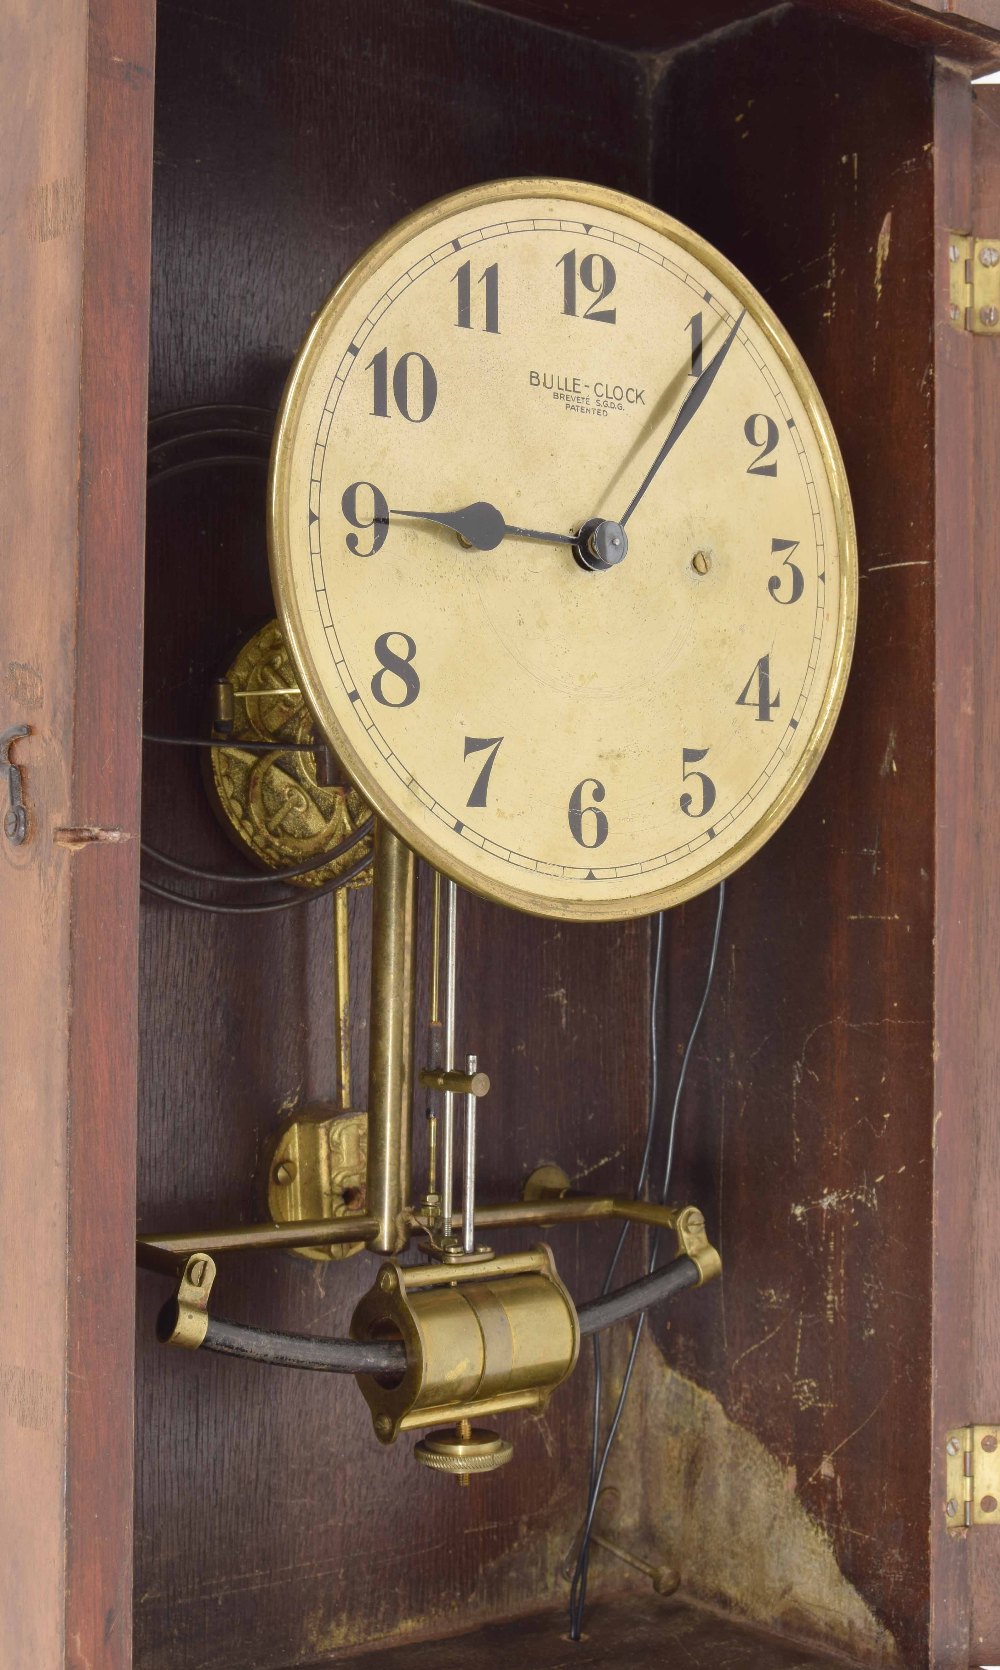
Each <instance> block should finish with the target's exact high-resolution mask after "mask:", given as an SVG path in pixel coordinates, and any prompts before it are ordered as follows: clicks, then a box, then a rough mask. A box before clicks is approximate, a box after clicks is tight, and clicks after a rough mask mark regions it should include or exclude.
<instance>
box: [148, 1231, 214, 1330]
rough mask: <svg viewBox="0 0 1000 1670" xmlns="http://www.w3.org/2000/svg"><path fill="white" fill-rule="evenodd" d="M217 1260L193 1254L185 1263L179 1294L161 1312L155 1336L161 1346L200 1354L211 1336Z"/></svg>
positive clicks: (168, 1301)
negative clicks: (213, 1290) (206, 1336)
mask: <svg viewBox="0 0 1000 1670" xmlns="http://www.w3.org/2000/svg"><path fill="white" fill-rule="evenodd" d="M215 1276H216V1266H215V1260H214V1258H210V1257H209V1255H208V1253H204V1252H196V1253H192V1254H191V1256H190V1258H188V1259H186V1260H185V1261H184V1264H183V1266H182V1268H181V1272H180V1276H179V1277H178V1281H177V1293H176V1295H175V1296H174V1298H173V1299H168V1300H167V1303H166V1304H165V1305H164V1306H163V1309H162V1310H161V1311H160V1314H159V1317H158V1318H157V1323H156V1335H157V1338H158V1339H159V1341H160V1343H161V1344H162V1345H179V1346H181V1347H182V1348H183V1349H184V1350H186V1351H197V1350H198V1347H199V1346H200V1345H203V1344H204V1342H205V1335H206V1334H207V1333H208V1301H209V1297H210V1295H211V1292H212V1284H213V1282H214V1281H215Z"/></svg>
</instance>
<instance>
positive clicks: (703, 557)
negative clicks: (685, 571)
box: [691, 551, 712, 574]
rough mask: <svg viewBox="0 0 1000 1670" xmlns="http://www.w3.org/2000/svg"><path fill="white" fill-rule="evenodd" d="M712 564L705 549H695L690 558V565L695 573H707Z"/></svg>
mask: <svg viewBox="0 0 1000 1670" xmlns="http://www.w3.org/2000/svg"><path fill="white" fill-rule="evenodd" d="M711 566H712V559H711V557H710V556H709V554H708V552H707V551H696V552H695V554H694V556H693V557H692V558H691V567H692V568H693V569H694V571H695V573H696V574H707V573H708V571H709V569H710V568H711Z"/></svg>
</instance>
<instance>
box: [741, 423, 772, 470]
mask: <svg viewBox="0 0 1000 1670" xmlns="http://www.w3.org/2000/svg"><path fill="white" fill-rule="evenodd" d="M759 423H762V424H763V425H764V438H763V440H762V439H761V437H760V435H758V433H757V425H758V424H759ZM743 433H744V435H745V436H746V438H747V440H748V441H749V442H750V445H751V446H754V447H757V446H759V447H762V448H763V451H762V452H759V453H758V454H757V457H756V458H755V459H754V461H753V463H752V464H748V465H747V475H777V473H778V461H777V459H775V461H774V463H773V464H765V463H764V459H765V458H770V456H771V454H772V452H773V451H774V449H775V447H776V446H777V444H778V425H777V424H776V423H775V421H774V419H773V417H768V415H767V413H766V412H754V414H753V416H752V417H748V418H747V420H746V423H745V424H744V425H743Z"/></svg>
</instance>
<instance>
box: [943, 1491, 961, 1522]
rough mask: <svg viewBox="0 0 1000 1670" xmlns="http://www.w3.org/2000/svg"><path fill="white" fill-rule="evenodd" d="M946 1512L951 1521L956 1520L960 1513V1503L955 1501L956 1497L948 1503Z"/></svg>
mask: <svg viewBox="0 0 1000 1670" xmlns="http://www.w3.org/2000/svg"><path fill="white" fill-rule="evenodd" d="M944 1511H945V1513H946V1514H947V1515H948V1518H949V1519H954V1517H955V1515H956V1514H957V1512H958V1503H957V1502H956V1501H955V1498H954V1496H953V1497H952V1499H951V1501H950V1502H949V1503H948V1506H947V1507H946V1508H945V1510H944Z"/></svg>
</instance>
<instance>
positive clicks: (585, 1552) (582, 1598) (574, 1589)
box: [569, 881, 726, 1641]
mask: <svg viewBox="0 0 1000 1670" xmlns="http://www.w3.org/2000/svg"><path fill="white" fill-rule="evenodd" d="M725 900H726V884H725V881H720V883H719V903H718V907H717V909H716V913H715V932H714V934H713V936H712V949H711V953H710V955H709V959H708V970H707V973H706V976H705V986H704V989H703V991H702V996H701V1002H700V1004H699V1005H698V1012H697V1014H696V1015H695V1018H694V1024H693V1025H692V1027H691V1031H690V1033H689V1034H688V1041H687V1045H686V1047H685V1050H684V1055H683V1058H682V1060H681V1068H680V1072H679V1073H678V1075H677V1087H676V1090H675V1091H674V1101H673V1107H672V1109H671V1113H670V1128H669V1133H668V1138H667V1155H666V1159H665V1161H664V1167H663V1177H662V1180H661V1183H660V1192H659V1202H660V1205H661V1206H662V1205H665V1204H666V1199H667V1195H668V1193H669V1190H670V1177H671V1173H672V1170H673V1161H674V1147H675V1141H676V1135H677V1123H678V1116H679V1113H680V1105H681V1095H682V1093H683V1090H684V1082H685V1079H686V1078H687V1070H688V1064H689V1062H690V1060H691V1053H692V1051H693V1049H694V1044H695V1039H696V1038H697V1036H698V1031H699V1029H700V1027H701V1023H702V1018H703V1016H704V1013H705V1010H706V1008H707V1006H708V999H709V995H710V993H711V990H712V982H713V979H714V976H715V966H716V962H717V961H718V955H719V940H720V938H721V935H722V914H723V907H724V905H725ZM662 953H663V915H662V913H661V915H660V919H659V931H658V933H657V939H656V958H655V962H654V966H653V990H652V995H651V999H650V1094H649V1119H648V1122H647V1126H646V1146H645V1148H644V1150H643V1156H642V1165H641V1167H640V1172H639V1176H640V1179H641V1183H640V1188H641V1187H642V1186H644V1184H645V1181H646V1176H647V1175H648V1171H649V1161H650V1155H651V1152H652V1145H653V1136H654V1134H655V1128H656V1103H657V1093H658V1089H659V1049H658V1039H657V1024H656V1022H657V1014H656V1010H657V998H658V995H659V984H660V965H661V960H662ZM636 1194H637V1195H638V1194H639V1189H637V1190H636ZM628 1227H629V1226H628V1224H626V1225H625V1226H624V1228H623V1230H622V1233H621V1235H620V1236H619V1238H618V1245H617V1247H616V1248H615V1251H614V1254H613V1256H612V1261H611V1265H610V1268H609V1275H608V1280H607V1281H606V1282H605V1286H604V1291H605V1292H607V1290H608V1285H609V1282H610V1278H611V1276H612V1275H613V1273H614V1269H615V1266H616V1265H617V1262H618V1259H619V1256H620V1254H621V1250H622V1247H623V1245H624V1242H625V1234H626V1231H627V1229H628ZM659 1245H660V1231H659V1230H657V1232H656V1234H655V1235H654V1237H653V1243H652V1247H651V1250H650V1256H649V1265H648V1269H649V1271H650V1272H652V1271H653V1270H654V1269H655V1267H656V1260H657V1255H658V1253H659ZM645 1322H646V1312H645V1311H643V1312H642V1313H641V1314H640V1316H639V1318H638V1321H637V1322H636V1325H635V1332H634V1334H633V1336H632V1345H631V1348H630V1350H629V1354H628V1361H627V1363H626V1365H625V1374H624V1376H623V1378H622V1387H621V1391H620V1392H619V1394H618V1402H617V1404H616V1406H615V1412H614V1414H613V1416H612V1418H611V1425H610V1426H609V1428H608V1434H607V1437H606V1439H605V1442H604V1449H603V1451H602V1452H601V1454H600V1459H599V1460H598V1451H599V1449H600V1437H599V1434H600V1404H601V1392H602V1389H603V1388H602V1375H601V1358H600V1350H599V1346H598V1342H597V1338H596V1337H595V1340H594V1426H593V1439H592V1443H591V1461H590V1487H589V1490H588V1494H587V1514H586V1518H585V1520H584V1527H583V1535H582V1537H581V1539H580V1548H579V1551H578V1553H577V1558H576V1566H575V1568H574V1571H573V1580H572V1583H571V1585H570V1594H569V1637H570V1640H571V1641H579V1639H580V1636H581V1634H582V1631H583V1617H584V1610H585V1608H586V1604H587V1579H588V1576H589V1572H590V1542H591V1537H592V1535H593V1529H594V1517H595V1514H596V1511H597V1502H598V1498H599V1496H600V1493H601V1486H602V1484H603V1482H604V1474H605V1471H606V1469H607V1465H608V1458H609V1456H610V1455H611V1450H612V1448H613V1446H614V1442H615V1439H616V1437H617V1436H618V1428H619V1426H620V1424H621V1419H622V1415H623V1413H624V1410H625V1401H626V1399H627V1397H628V1392H629V1387H630V1385H631V1383H632V1373H633V1370H634V1368H635V1363H636V1357H637V1355H638V1351H639V1342H640V1340H641V1338H642V1330H643V1327H644V1326H645Z"/></svg>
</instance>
